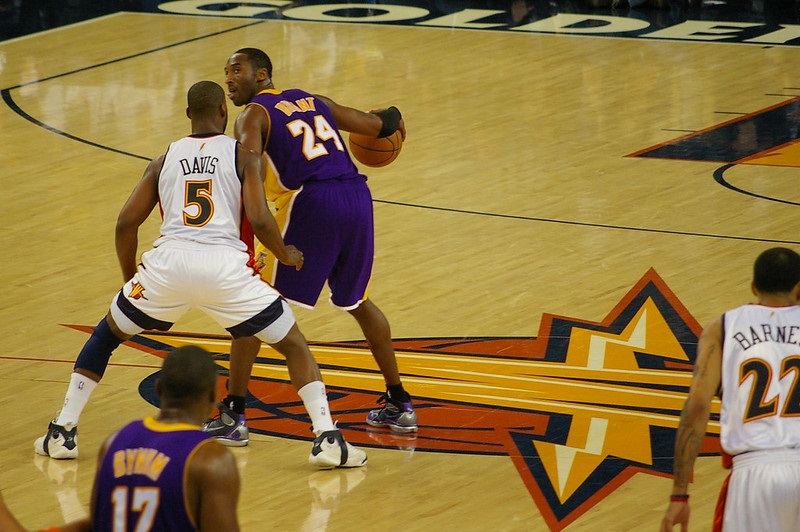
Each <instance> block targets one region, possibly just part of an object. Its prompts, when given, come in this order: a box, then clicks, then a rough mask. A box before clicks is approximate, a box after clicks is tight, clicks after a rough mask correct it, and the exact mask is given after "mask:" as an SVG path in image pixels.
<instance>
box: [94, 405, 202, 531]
mask: <svg viewBox="0 0 800 532" xmlns="http://www.w3.org/2000/svg"><path fill="white" fill-rule="evenodd" d="M205 441H211V440H210V438H209V436H208V435H207V434H206V433H204V432H202V431H201V430H200V427H198V426H195V425H189V424H185V423H161V422H159V421H157V420H156V419H155V418H152V417H147V418H145V419H143V420H140V421H134V422H132V423H130V424H129V425H127V426H125V427H124V428H123V429H122V430H120V431H119V433H118V434H117V435H116V437H115V438H114V440H113V441H112V442H111V445H110V446H109V449H108V452H106V455H105V456H104V457H103V462H102V464H101V465H100V469H99V471H98V474H97V480H96V490H95V493H96V496H97V500H96V501H95V510H94V515H93V524H94V529H95V530H115V531H116V530H127V531H133V530H147V531H158V530H164V531H169V530H171V531H183V530H196V529H197V526H196V523H194V519H193V517H192V515H191V513H190V510H189V508H187V505H186V494H185V492H184V485H183V480H184V478H185V476H186V472H185V470H186V466H187V463H188V461H189V459H190V458H191V456H192V455H193V454H194V452H195V450H196V449H197V448H198V447H199V446H200V445H202V444H203V443H204V442H205Z"/></svg>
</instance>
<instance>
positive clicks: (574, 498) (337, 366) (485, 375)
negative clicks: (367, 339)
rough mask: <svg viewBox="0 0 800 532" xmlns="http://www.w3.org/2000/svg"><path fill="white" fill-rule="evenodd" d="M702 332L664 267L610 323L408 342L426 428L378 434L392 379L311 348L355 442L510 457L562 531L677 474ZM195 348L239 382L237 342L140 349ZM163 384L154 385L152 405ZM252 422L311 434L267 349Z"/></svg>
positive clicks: (183, 336) (331, 349)
mask: <svg viewBox="0 0 800 532" xmlns="http://www.w3.org/2000/svg"><path fill="white" fill-rule="evenodd" d="M76 328H80V329H82V330H85V331H87V332H88V331H90V330H91V329H90V328H89V327H76ZM700 329H701V328H700V326H699V325H698V324H697V322H696V321H695V320H694V319H693V318H692V316H691V315H690V314H689V312H688V311H687V310H686V309H685V308H684V306H683V305H682V304H681V303H680V301H678V299H677V297H676V296H675V295H674V294H673V293H672V291H671V290H670V289H669V287H667V285H666V284H665V283H664V282H663V280H662V279H661V278H660V277H659V276H658V274H656V272H655V271H654V270H650V271H648V272H647V273H646V274H645V275H644V277H643V278H642V279H641V280H640V281H639V282H638V283H637V284H636V285H635V286H634V287H633V288H632V289H631V290H630V291H629V292H628V294H627V295H626V296H625V297H624V298H623V299H622V301H620V302H619V303H618V304H617V305H616V306H615V307H614V308H613V309H612V310H611V312H610V313H609V314H608V316H607V317H606V318H605V319H604V320H603V321H601V322H589V321H582V320H578V319H574V318H565V317H560V316H554V315H549V314H545V315H544V316H543V318H542V321H541V323H540V325H539V334H538V336H536V337H532V338H466V339H464V338H458V339H451V338H433V339H430V338H429V339H412V340H395V346H396V349H397V359H398V363H399V365H400V368H401V371H402V373H403V376H404V383H405V384H406V387H407V388H408V389H409V390H411V391H412V393H413V395H414V405H415V408H416V410H417V413H418V416H419V420H420V429H419V433H418V434H416V435H412V436H408V435H405V436H400V435H396V434H393V433H391V432H390V431H388V430H382V429H374V428H372V427H369V426H368V425H366V423H365V417H366V413H367V411H369V410H370V409H371V408H374V407H375V403H374V402H375V399H376V398H377V397H378V394H380V393H381V392H383V389H384V383H383V378H382V376H381V374H380V372H379V371H378V370H377V368H376V366H375V363H374V360H373V359H372V357H371V356H369V355H366V353H368V347H367V346H366V344H365V343H364V342H339V343H325V344H323V343H313V342H312V344H311V349H312V351H313V353H314V356H315V358H316V359H317V361H318V362H319V364H320V367H321V369H322V372H323V375H324V380H325V383H326V385H327V387H328V395H329V400H330V405H331V410H332V413H333V416H334V419H336V420H338V426H339V428H341V429H342V430H343V431H344V432H345V434H346V437H347V439H348V441H350V442H352V443H354V444H358V445H362V446H381V447H386V446H389V447H397V448H400V449H415V451H437V452H442V451H447V452H453V453H467V454H491V455H506V456H509V457H510V458H511V460H512V461H513V463H514V464H515V466H516V468H517V471H518V472H519V474H520V476H521V478H522V479H523V481H524V482H525V485H526V487H527V488H528V490H529V492H530V493H531V496H532V498H533V500H534V501H535V503H536V505H537V507H538V508H539V510H540V512H541V514H542V516H543V517H544V520H545V521H546V522H547V524H548V526H549V527H550V528H551V530H561V529H563V528H564V527H566V526H567V525H568V524H570V523H571V522H573V521H574V520H575V519H577V518H578V517H579V516H581V515H582V514H583V513H585V512H586V511H587V510H589V509H590V508H591V507H593V506H594V505H595V504H597V503H598V502H599V501H601V500H602V499H603V498H604V497H605V496H607V495H608V494H610V493H611V492H613V491H614V490H615V489H616V488H618V487H619V486H621V485H622V484H623V483H624V482H625V481H626V480H628V479H629V478H630V477H631V476H633V475H634V474H636V473H646V474H652V475H658V476H664V477H667V476H669V475H670V474H671V471H672V456H673V443H674V439H675V431H676V428H677V426H678V421H679V416H680V411H681V409H682V407H683V402H684V400H685V398H686V394H687V392H688V389H689V384H690V381H691V369H692V361H693V359H694V356H695V348H696V344H697V338H698V336H699V333H700ZM190 344H192V345H200V346H202V347H205V348H206V349H208V350H210V351H212V352H216V353H219V354H220V355H219V357H218V359H219V364H220V366H221V367H222V368H223V375H222V376H221V378H222V379H225V370H227V368H228V366H229V364H228V360H227V353H229V352H230V351H229V349H230V339H229V338H228V337H226V336H222V335H201V334H191V333H161V332H147V333H143V334H140V335H138V336H137V337H134V338H133V339H132V340H131V341H129V343H128V345H132V346H135V347H138V348H139V349H142V350H144V351H148V352H151V353H154V354H156V355H159V356H164V354H165V353H166V351H167V350H168V349H171V348H173V347H178V346H181V345H190ZM365 355H366V356H365ZM155 377H156V375H153V376H151V377H149V378H148V379H146V380H145V381H144V382H143V383H142V385H141V386H140V391H141V393H142V395H143V396H144V397H145V398H146V399H147V400H148V401H150V402H152V403H155V400H156V399H155V398H156V396H155V391H154V381H155ZM221 385H222V386H221V389H224V382H223V383H221ZM718 413H719V404H718V403H715V405H714V409H713V415H712V421H711V423H710V425H709V434H708V436H707V438H706V441H705V442H704V444H703V447H702V449H701V453H702V454H718V453H719V444H718V434H719V422H718V417H719V416H718ZM247 419H248V426H249V427H250V431H251V432H252V433H260V434H268V435H273V436H283V437H289V438H297V439H303V440H307V439H308V438H309V437H310V433H309V426H310V422H309V420H308V417H307V415H306V413H305V410H304V408H303V404H302V402H301V401H300V400H299V397H298V396H297V393H296V391H295V390H294V388H292V386H291V384H290V383H289V376H288V372H287V371H286V366H285V361H284V359H283V357H281V356H280V355H278V354H277V353H275V352H273V351H272V350H271V349H270V348H268V347H266V346H265V347H264V348H263V349H262V351H261V353H260V356H259V359H258V361H257V363H256V365H255V367H254V370H253V380H252V381H251V385H250V395H249V397H248V403H247Z"/></svg>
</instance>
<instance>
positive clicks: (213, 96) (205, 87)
mask: <svg viewBox="0 0 800 532" xmlns="http://www.w3.org/2000/svg"><path fill="white" fill-rule="evenodd" d="M224 103H225V91H224V90H222V87H220V86H219V84H218V83H215V82H213V81H198V82H197V83H195V84H194V85H192V86H191V87H189V92H187V93H186V104H187V106H188V107H189V112H190V113H191V114H193V115H204V114H207V113H211V112H213V111H214V110H216V109H217V108H219V106H220V105H222V104H224Z"/></svg>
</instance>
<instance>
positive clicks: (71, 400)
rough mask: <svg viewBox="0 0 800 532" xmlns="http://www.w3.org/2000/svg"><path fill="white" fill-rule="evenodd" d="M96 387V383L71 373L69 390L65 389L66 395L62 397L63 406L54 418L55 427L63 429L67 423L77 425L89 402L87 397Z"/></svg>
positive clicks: (78, 374)
mask: <svg viewBox="0 0 800 532" xmlns="http://www.w3.org/2000/svg"><path fill="white" fill-rule="evenodd" d="M96 387H97V382H95V381H93V380H92V379H90V378H89V377H86V376H84V375H81V374H80V373H73V374H72V377H70V380H69V388H67V395H66V397H64V406H62V407H61V412H59V414H58V418H56V425H61V426H62V427H65V426H66V425H67V423H70V424H72V425H77V424H78V418H79V417H81V412H83V409H84V407H85V406H86V403H88V402H89V396H90V395H92V392H93V391H94V389H95V388H96Z"/></svg>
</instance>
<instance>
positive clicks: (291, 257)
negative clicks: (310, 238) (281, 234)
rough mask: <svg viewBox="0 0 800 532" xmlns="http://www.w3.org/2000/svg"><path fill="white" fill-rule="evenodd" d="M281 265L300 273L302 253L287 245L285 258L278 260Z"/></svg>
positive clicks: (302, 259)
mask: <svg viewBox="0 0 800 532" xmlns="http://www.w3.org/2000/svg"><path fill="white" fill-rule="evenodd" d="M279 260H280V261H281V263H282V264H285V265H287V266H294V268H295V270H298V271H300V268H302V267H303V261H304V260H305V259H304V258H303V252H302V251H300V250H299V249H297V248H296V247H294V246H292V245H289V246H286V257H285V258H284V259H279Z"/></svg>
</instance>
